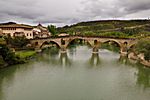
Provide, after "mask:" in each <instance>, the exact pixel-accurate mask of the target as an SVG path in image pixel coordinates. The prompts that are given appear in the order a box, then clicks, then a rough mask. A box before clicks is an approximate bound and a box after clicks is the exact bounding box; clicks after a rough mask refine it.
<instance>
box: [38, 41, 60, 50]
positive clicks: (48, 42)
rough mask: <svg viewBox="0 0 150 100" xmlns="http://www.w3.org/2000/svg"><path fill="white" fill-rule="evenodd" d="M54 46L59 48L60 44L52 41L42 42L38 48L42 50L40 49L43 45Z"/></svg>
mask: <svg viewBox="0 0 150 100" xmlns="http://www.w3.org/2000/svg"><path fill="white" fill-rule="evenodd" d="M50 43H51V44H52V45H53V44H55V45H57V47H59V48H60V47H61V46H60V43H58V42H56V41H54V40H50V41H44V42H43V43H41V45H40V46H39V47H40V49H42V47H43V46H44V45H45V44H50Z"/></svg>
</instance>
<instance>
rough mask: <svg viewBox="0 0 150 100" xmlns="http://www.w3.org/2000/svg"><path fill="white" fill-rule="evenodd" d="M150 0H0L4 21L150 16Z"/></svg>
mask: <svg viewBox="0 0 150 100" xmlns="http://www.w3.org/2000/svg"><path fill="white" fill-rule="evenodd" d="M149 5H150V1H149V0H107V1H106V0H0V7H1V8H0V22H3V21H9V20H14V21H20V22H21V21H23V22H30V23H33V24H34V23H39V22H40V23H46V24H47V23H58V24H59V23H60V24H62V23H66V24H70V23H76V22H80V21H85V20H95V19H105V18H126V17H132V18H137V17H149V16H150V14H149V13H150V6H149Z"/></svg>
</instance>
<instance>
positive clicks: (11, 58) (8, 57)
mask: <svg viewBox="0 0 150 100" xmlns="http://www.w3.org/2000/svg"><path fill="white" fill-rule="evenodd" d="M0 55H1V56H2V57H3V60H4V61H5V62H7V63H8V64H9V65H13V64H18V63H20V60H19V58H17V56H15V53H13V52H12V51H11V50H10V49H9V48H8V47H7V46H6V45H2V44H0Z"/></svg>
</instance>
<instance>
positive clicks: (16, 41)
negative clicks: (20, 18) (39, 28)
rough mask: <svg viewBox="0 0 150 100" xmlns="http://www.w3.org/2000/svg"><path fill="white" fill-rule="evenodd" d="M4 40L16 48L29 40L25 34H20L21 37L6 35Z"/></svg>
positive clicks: (23, 45) (21, 46)
mask: <svg viewBox="0 0 150 100" xmlns="http://www.w3.org/2000/svg"><path fill="white" fill-rule="evenodd" d="M5 40H6V42H7V44H8V45H11V46H12V47H17V48H23V47H25V46H26V45H27V44H28V43H29V40H28V39H27V38H26V37H25V36H22V37H20V36H18V37H14V38H11V37H10V36H7V37H5Z"/></svg>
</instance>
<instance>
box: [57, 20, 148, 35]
mask: <svg viewBox="0 0 150 100" xmlns="http://www.w3.org/2000/svg"><path fill="white" fill-rule="evenodd" d="M58 31H59V32H60V33H69V34H74V33H80V34H82V35H83V34H90V35H92V34H94V35H102V34H103V35H104V34H108V33H109V34H110V33H112V32H113V33H115V32H116V33H121V34H125V35H128V36H130V35H135V34H139V33H150V20H98V21H88V22H80V23H77V24H74V25H71V26H64V27H60V28H58Z"/></svg>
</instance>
